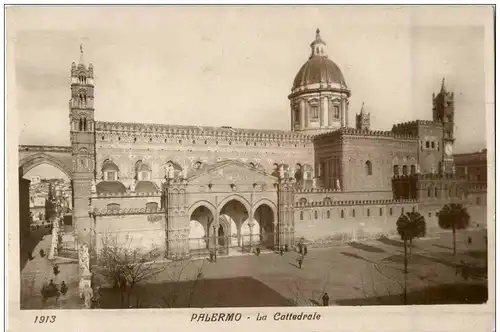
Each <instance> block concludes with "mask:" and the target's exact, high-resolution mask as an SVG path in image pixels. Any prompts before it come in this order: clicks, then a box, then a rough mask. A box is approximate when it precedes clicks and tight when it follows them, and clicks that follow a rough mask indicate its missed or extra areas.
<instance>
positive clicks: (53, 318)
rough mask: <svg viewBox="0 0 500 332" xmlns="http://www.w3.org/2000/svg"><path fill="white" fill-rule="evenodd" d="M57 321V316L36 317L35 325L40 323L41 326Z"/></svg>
mask: <svg viewBox="0 0 500 332" xmlns="http://www.w3.org/2000/svg"><path fill="white" fill-rule="evenodd" d="M55 321H56V316H55V315H52V316H35V320H34V322H33V323H40V324H43V323H49V324H50V323H54V322H55Z"/></svg>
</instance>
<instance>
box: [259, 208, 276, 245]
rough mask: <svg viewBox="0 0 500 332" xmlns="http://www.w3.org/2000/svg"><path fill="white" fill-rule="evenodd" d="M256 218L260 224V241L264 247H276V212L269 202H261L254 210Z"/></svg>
mask: <svg viewBox="0 0 500 332" xmlns="http://www.w3.org/2000/svg"><path fill="white" fill-rule="evenodd" d="M254 218H255V220H256V221H257V223H258V225H259V226H260V239H259V240H260V243H261V245H262V246H263V247H264V248H268V249H274V246H275V243H276V230H275V229H274V228H275V227H274V221H275V220H274V212H273V210H272V209H271V207H270V206H269V205H267V204H261V205H260V206H259V207H258V208H257V209H256V210H255V212H254Z"/></svg>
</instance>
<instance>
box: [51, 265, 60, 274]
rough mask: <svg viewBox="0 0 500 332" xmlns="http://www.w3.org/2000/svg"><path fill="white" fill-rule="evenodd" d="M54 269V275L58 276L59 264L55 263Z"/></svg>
mask: <svg viewBox="0 0 500 332" xmlns="http://www.w3.org/2000/svg"><path fill="white" fill-rule="evenodd" d="M52 270H53V271H54V275H55V276H56V277H57V275H58V274H59V272H60V271H59V265H57V264H54V267H53V268H52Z"/></svg>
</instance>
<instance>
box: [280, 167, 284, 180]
mask: <svg viewBox="0 0 500 332" xmlns="http://www.w3.org/2000/svg"><path fill="white" fill-rule="evenodd" d="M279 176H280V179H284V178H285V170H284V169H283V165H280V167H279Z"/></svg>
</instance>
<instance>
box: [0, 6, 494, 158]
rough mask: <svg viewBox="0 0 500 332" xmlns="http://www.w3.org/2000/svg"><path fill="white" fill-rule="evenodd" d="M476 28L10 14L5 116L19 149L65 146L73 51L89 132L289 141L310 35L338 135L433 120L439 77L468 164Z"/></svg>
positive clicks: (477, 74) (431, 15)
mask: <svg viewBox="0 0 500 332" xmlns="http://www.w3.org/2000/svg"><path fill="white" fill-rule="evenodd" d="M484 14H485V11H484V8H483V10H481V8H476V10H475V9H474V8H472V7H469V8H460V7H454V8H453V7H446V6H442V7H440V8H438V9H436V8H435V7H434V8H433V7H430V6H427V7H421V8H418V7H405V8H401V7H389V6H384V7H368V6H367V7H355V6H352V7H347V6H343V7H342V6H322V7H312V6H301V7H283V6H274V7H265V8H264V7H259V6H252V7H244V6H243V7H231V6H219V7H202V6H192V7H158V6H157V7H122V8H120V7H113V8H110V7H100V8H96V7H86V8H78V7H46V8H29V7H25V8H10V10H8V11H7V20H8V22H10V24H11V25H10V27H11V32H12V31H15V33H11V35H10V36H11V37H12V38H10V40H9V44H8V47H9V46H11V53H9V54H12V58H10V59H11V60H12V61H13V62H14V65H13V66H12V67H13V68H14V72H13V77H11V78H10V80H9V82H11V86H13V87H15V88H14V89H12V88H11V89H12V90H10V91H11V93H10V99H11V102H13V105H15V106H13V107H12V108H14V109H15V112H9V115H12V114H15V115H14V116H16V117H17V120H18V133H19V144H47V145H69V111H68V101H69V97H70V90H69V74H70V66H71V62H73V61H75V62H78V59H79V56H80V44H83V49H84V58H85V61H86V62H87V63H88V62H92V64H93V66H94V75H95V118H96V120H100V121H121V122H146V123H161V124H180V125H203V126H233V127H241V128H261V129H283V130H288V129H289V128H290V104H289V100H288V98H287V96H288V94H289V93H290V91H291V87H292V83H293V79H294V77H295V75H296V73H297V72H298V70H299V69H300V67H301V66H302V64H303V63H304V62H305V61H307V59H308V57H309V55H310V48H309V44H310V43H311V42H312V41H313V39H314V37H315V30H316V29H317V28H319V29H320V30H321V36H322V39H323V40H324V41H325V42H326V43H327V53H328V56H329V58H330V59H331V60H332V61H334V62H335V63H336V64H337V65H338V66H339V67H340V69H341V70H342V72H343V74H344V77H345V79H346V80H347V82H348V84H349V86H350V88H351V91H352V96H351V98H350V110H349V112H350V116H349V121H350V123H349V125H350V126H354V125H355V124H354V119H355V117H354V114H355V113H356V112H359V110H360V108H361V104H362V103H363V102H364V103H365V109H366V110H367V111H368V112H370V113H371V128H372V129H375V130H390V129H391V127H392V125H393V124H394V123H398V122H405V121H411V120H415V119H422V120H431V119H432V93H433V92H436V93H437V92H439V90H440V87H441V80H442V78H443V77H444V78H446V86H447V89H448V91H453V92H454V93H455V104H456V115H455V119H456V129H455V130H456V138H457V141H456V144H455V152H468V151H472V150H477V149H481V148H484V147H486V138H485V135H486V134H485V132H486V129H485V122H486V111H485V109H486V107H485V105H486V104H487V103H492V100H486V97H485V94H486V92H485V91H486V83H485V80H486V78H485V66H486V64H485V43H484V35H485V32H484V28H483V27H484V25H485V24H486V23H485V17H487V16H485V15H484ZM8 24H9V23H8ZM7 33H9V25H8V27H7ZM11 64H12V62H11ZM7 98H8V99H9V95H8V97H7Z"/></svg>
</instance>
